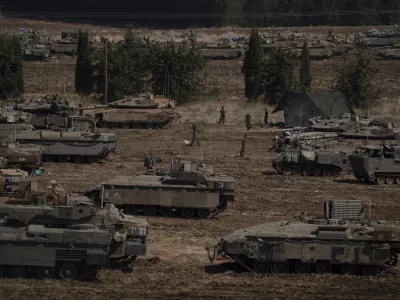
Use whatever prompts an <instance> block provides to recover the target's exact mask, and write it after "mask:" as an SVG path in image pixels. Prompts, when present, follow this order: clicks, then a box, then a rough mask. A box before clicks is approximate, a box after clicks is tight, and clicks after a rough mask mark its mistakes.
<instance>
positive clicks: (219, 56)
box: [201, 46, 244, 60]
mask: <svg viewBox="0 0 400 300" xmlns="http://www.w3.org/2000/svg"><path fill="white" fill-rule="evenodd" d="M201 55H202V56H203V57H204V58H206V59H210V60H212V59H215V60H223V59H237V58H240V57H242V56H244V49H242V48H232V47H231V46H222V47H221V46H215V47H207V48H205V49H201Z"/></svg>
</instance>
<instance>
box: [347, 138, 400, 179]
mask: <svg viewBox="0 0 400 300" xmlns="http://www.w3.org/2000/svg"><path fill="white" fill-rule="evenodd" d="M349 159H350V163H351V167H352V169H353V174H354V176H355V177H356V178H357V179H359V180H363V181H365V182H368V183H376V184H400V164H399V162H400V146H384V145H382V146H380V147H377V146H369V147H358V148H357V150H356V151H355V152H354V153H352V154H351V155H350V156H349Z"/></svg>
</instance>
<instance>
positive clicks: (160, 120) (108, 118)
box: [88, 95, 177, 129]
mask: <svg viewBox="0 0 400 300" xmlns="http://www.w3.org/2000/svg"><path fill="white" fill-rule="evenodd" d="M174 106H175V103H174V102H173V101H170V100H168V99H164V98H159V99H157V98H154V97H153V96H152V95H141V96H139V97H136V98H128V99H122V100H118V101H115V102H112V103H110V104H108V105H107V106H96V107H94V109H93V108H88V109H90V112H89V115H90V116H92V117H94V118H95V119H96V125H97V126H98V127H100V128H146V129H156V128H161V127H165V126H167V125H168V124H170V123H171V122H172V121H173V120H174V119H175V118H176V117H177V115H176V113H174V112H173V110H172V108H173V107H174Z"/></svg>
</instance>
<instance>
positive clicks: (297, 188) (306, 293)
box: [0, 22, 400, 300]
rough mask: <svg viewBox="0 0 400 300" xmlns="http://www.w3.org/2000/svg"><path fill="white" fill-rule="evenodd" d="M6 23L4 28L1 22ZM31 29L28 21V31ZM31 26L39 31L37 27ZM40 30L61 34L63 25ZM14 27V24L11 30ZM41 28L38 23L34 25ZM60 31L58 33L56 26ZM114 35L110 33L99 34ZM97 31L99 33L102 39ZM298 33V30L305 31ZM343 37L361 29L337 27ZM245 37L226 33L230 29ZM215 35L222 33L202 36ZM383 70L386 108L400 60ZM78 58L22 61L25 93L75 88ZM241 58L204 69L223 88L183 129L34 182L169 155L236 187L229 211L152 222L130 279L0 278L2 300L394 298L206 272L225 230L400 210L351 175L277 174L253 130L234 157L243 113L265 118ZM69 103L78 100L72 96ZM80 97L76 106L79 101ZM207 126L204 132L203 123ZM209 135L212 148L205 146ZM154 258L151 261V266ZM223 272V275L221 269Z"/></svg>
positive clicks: (325, 65) (364, 284)
mask: <svg viewBox="0 0 400 300" xmlns="http://www.w3.org/2000/svg"><path fill="white" fill-rule="evenodd" d="M6 25H7V26H11V25H10V23H7V24H6ZM28 25H32V23H30V22H27V23H26V24H25V25H24V26H25V28H27V27H28ZM36 25H37V24H36ZM50 25H52V24H47V26H48V28H49V29H54V30H60V29H61V28H64V27H66V25H65V24H63V25H62V24H61V25H60V24H54V26H53V27H51V26H50ZM12 26H20V25H19V23H12ZM37 26H39V25H37ZM63 26H64V27H63ZM101 30H109V31H110V30H111V29H101ZM101 30H100V29H99V32H101ZM303 30H305V29H303ZM318 30H319V32H320V33H322V32H323V33H326V32H327V28H319V29H318V28H311V29H310V32H312V33H315V32H317V31H318ZM343 30H344V31H347V32H359V31H365V28H344V29H343ZM231 31H232V32H235V33H238V32H243V33H244V32H247V30H246V31H244V30H240V29H229V30H227V31H225V33H226V34H228V33H229V32H231ZM207 32H209V33H210V34H222V33H221V32H220V31H219V30H214V31H211V32H210V31H207V30H203V31H202V32H201V33H202V34H205V33H207ZM377 64H378V65H379V67H380V70H381V72H382V75H381V77H380V78H381V80H382V83H383V84H384V90H385V91H384V93H385V94H384V96H385V97H387V98H388V99H389V100H387V101H393V100H394V99H395V98H397V96H398V94H399V91H400V84H399V83H400V82H399V80H400V79H399V76H397V75H398V74H399V71H400V62H377ZM74 66H75V60H74V59H73V58H70V57H60V58H56V59H55V60H54V61H52V62H27V63H26V64H25V82H26V89H27V93H28V94H31V95H35V96H37V95H41V94H47V93H55V92H60V94H62V93H63V92H64V87H65V93H66V94H68V95H71V94H72V93H73V92H74V91H73V78H74ZM240 66H241V62H240V61H213V62H210V63H208V66H207V72H208V73H209V77H208V80H209V83H210V84H213V85H214V86H215V87H216V88H218V89H219V90H220V94H219V95H218V96H217V99H214V101H212V102H206V103H196V104H194V105H192V106H189V107H183V108H179V112H180V113H181V115H182V119H181V121H182V123H180V124H175V125H173V126H172V127H170V128H167V129H163V130H155V131H147V130H116V131H115V132H116V133H117V135H118V143H117V153H116V154H112V155H110V157H108V158H107V159H106V160H105V161H103V162H101V163H98V164H95V165H74V164H48V165H46V166H45V168H46V175H44V176H43V177H42V178H41V184H42V185H46V183H47V182H48V181H49V180H51V179H56V180H57V181H58V182H59V183H60V184H62V185H63V186H65V187H66V189H67V190H68V191H77V192H81V191H85V190H86V189H87V188H89V187H91V186H92V185H95V184H97V183H99V182H101V181H103V180H106V179H107V178H112V177H113V176H116V175H134V174H136V173H139V172H141V171H143V159H144V158H145V157H146V156H148V155H157V156H160V157H161V158H162V159H163V161H164V165H165V166H166V165H167V164H168V162H169V160H170V158H172V157H173V156H177V155H179V153H180V152H181V153H182V156H184V157H187V158H191V159H194V160H199V159H200V158H201V157H203V158H204V160H206V161H208V159H211V164H212V165H213V166H214V168H215V170H216V171H217V172H218V173H224V174H228V175H231V176H234V177H235V178H236V180H237V196H236V201H235V202H233V203H231V205H230V208H229V209H228V211H227V212H225V213H224V214H222V215H219V216H218V217H217V218H215V219H211V220H183V219H178V218H171V219H166V218H161V217H154V218H149V222H150V226H151V229H150V234H149V240H148V258H153V259H151V260H150V261H147V260H141V261H137V262H136V263H135V264H134V265H133V271H132V272H131V273H123V272H121V271H102V272H100V274H99V275H98V279H97V280H95V281H90V282H72V283H68V282H61V281H44V282H43V281H38V280H11V279H1V280H0V285H1V289H0V298H1V299H3V298H5V299H6V298H7V299H27V298H31V299H34V298H40V299H72V298H78V297H79V298H80V299H82V300H83V299H130V298H135V299H144V298H153V299H164V298H168V299H189V298H190V299H193V298H200V299H235V298H238V299H242V298H244V299H260V298H268V299H310V298H314V299H321V298H324V299H334V298H342V299H365V298H368V299H394V298H397V296H396V295H398V294H399V292H400V287H399V286H400V285H399V283H400V280H399V278H398V277H395V276H384V277H382V278H367V277H347V276H336V275H325V276H319V275H318V276H317V275H310V276H270V277H265V278H264V277H258V276H253V275H251V274H248V273H240V274H238V273H234V272H232V271H231V270H229V269H227V270H226V271H225V272H223V271H221V272H217V274H210V272H209V269H208V268H206V266H207V265H208V259H207V254H206V251H205V246H206V245H209V244H213V243H216V242H217V241H218V239H219V238H220V237H221V236H223V235H225V234H227V233H229V232H231V231H232V230H235V229H238V228H241V227H245V226H250V225H254V224H257V223H261V222H269V221H275V220H284V219H286V220H287V219H292V217H293V215H294V214H298V213H299V212H301V211H304V212H308V213H320V212H321V210H322V204H323V201H324V200H327V199H362V200H365V201H366V203H371V214H372V216H373V217H374V218H376V219H388V220H397V218H398V212H399V209H400V204H399V201H398V198H399V197H398V192H399V188H398V187H397V186H369V185H364V184H360V183H358V182H357V181H356V180H355V179H354V178H353V177H352V176H351V175H346V176H343V177H340V178H337V179H334V180H332V179H325V178H291V177H283V176H280V175H278V174H276V172H275V171H274V170H273V169H272V167H271V160H272V159H273V158H274V156H275V154H274V153H273V152H269V151H268V149H269V148H270V146H271V140H272V136H273V133H271V132H267V130H266V129H263V128H261V129H259V128H255V129H253V130H251V131H250V132H249V133H248V139H247V140H248V141H247V149H246V158H244V159H241V158H239V157H238V155H239V151H240V141H241V138H242V136H243V134H244V132H245V127H244V115H245V112H246V111H251V112H252V113H254V115H253V118H254V119H253V120H256V122H258V121H259V120H260V119H261V118H262V112H263V108H262V107H263V105H262V104H259V105H258V104H257V105H253V106H249V105H244V104H243V96H242V95H243V79H242V75H241V73H240ZM336 66H337V64H336V62H335V61H327V62H313V63H312V71H313V76H314V81H313V87H314V89H316V90H326V89H328V88H329V87H330V86H331V84H332V76H333V72H334V69H335V67H336ZM75 100H80V99H78V98H77V97H76V99H75ZM81 100H82V99H81ZM221 104H224V105H227V106H228V109H227V110H228V113H227V122H226V123H227V125H223V126H217V125H215V123H216V121H217V118H218V113H217V112H218V108H219V106H220V105H221ZM186 120H196V121H197V122H198V125H199V129H200V132H201V134H200V138H201V141H202V145H201V147H186V146H183V141H184V140H185V139H189V138H190V137H191V132H190V126H191V124H190V123H186V122H185V121H186ZM210 124H211V125H210ZM210 128H211V144H210V142H209V136H210ZM154 258H158V259H154ZM223 269H224V268H221V270H223Z"/></svg>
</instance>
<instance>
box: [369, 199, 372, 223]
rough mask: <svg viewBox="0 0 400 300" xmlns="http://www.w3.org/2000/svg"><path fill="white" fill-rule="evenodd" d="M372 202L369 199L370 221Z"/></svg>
mask: <svg viewBox="0 0 400 300" xmlns="http://www.w3.org/2000/svg"><path fill="white" fill-rule="evenodd" d="M371 210H372V200H371V197H370V198H369V220H371Z"/></svg>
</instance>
